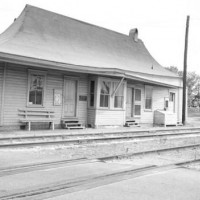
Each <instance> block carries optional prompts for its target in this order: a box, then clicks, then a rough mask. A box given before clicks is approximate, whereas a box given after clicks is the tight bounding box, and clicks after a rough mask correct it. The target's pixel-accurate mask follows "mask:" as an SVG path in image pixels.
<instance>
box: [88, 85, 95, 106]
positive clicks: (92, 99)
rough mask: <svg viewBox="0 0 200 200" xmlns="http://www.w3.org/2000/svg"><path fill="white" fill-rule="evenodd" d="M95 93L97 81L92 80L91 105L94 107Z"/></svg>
mask: <svg viewBox="0 0 200 200" xmlns="http://www.w3.org/2000/svg"><path fill="white" fill-rule="evenodd" d="M94 94H95V81H90V103H89V105H90V106H91V107H94Z"/></svg>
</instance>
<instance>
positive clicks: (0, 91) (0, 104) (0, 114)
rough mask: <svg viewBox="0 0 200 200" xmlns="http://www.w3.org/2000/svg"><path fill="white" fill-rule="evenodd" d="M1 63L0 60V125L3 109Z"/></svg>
mask: <svg viewBox="0 0 200 200" xmlns="http://www.w3.org/2000/svg"><path fill="white" fill-rule="evenodd" d="M3 71H4V70H3V63H1V62H0V125H1V123H2V122H1V116H2V113H1V112H3V110H1V109H2V89H3Z"/></svg>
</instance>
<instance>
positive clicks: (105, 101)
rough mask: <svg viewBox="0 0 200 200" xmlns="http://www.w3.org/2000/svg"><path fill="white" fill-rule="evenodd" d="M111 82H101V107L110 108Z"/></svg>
mask: <svg viewBox="0 0 200 200" xmlns="http://www.w3.org/2000/svg"><path fill="white" fill-rule="evenodd" d="M110 85H111V84H110V82H107V81H101V82H100V107H103V108H108V106H109V99H110Z"/></svg>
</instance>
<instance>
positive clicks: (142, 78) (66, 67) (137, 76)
mask: <svg viewBox="0 0 200 200" xmlns="http://www.w3.org/2000/svg"><path fill="white" fill-rule="evenodd" d="M0 61H3V62H8V63H14V64H18V65H25V66H32V67H40V68H45V69H54V70H61V71H70V72H77V73H86V74H95V75H102V76H114V77H124V78H126V79H130V80H135V81H139V82H143V83H146V84H152V85H159V86H164V87H170V88H177V87H182V79H181V78H179V77H168V76H158V75H152V74H145V73H134V72H130V71H126V70H122V69H117V68H106V69H105V68H101V67H91V66H81V65H74V64H68V63H59V62H54V61H49V60H42V59H37V58H31V57H25V56H19V55H13V54H7V53H2V52H0ZM163 78H166V79H169V83H168V81H167V82H163ZM170 79H171V80H175V82H176V83H175V84H174V82H173V81H170ZM159 80H161V81H159ZM170 83H173V84H170Z"/></svg>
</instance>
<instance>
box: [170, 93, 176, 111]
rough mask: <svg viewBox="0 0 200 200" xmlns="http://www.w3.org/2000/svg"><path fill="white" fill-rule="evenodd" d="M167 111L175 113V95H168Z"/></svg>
mask: <svg viewBox="0 0 200 200" xmlns="http://www.w3.org/2000/svg"><path fill="white" fill-rule="evenodd" d="M169 111H171V112H173V113H175V93H173V92H170V93H169Z"/></svg>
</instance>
